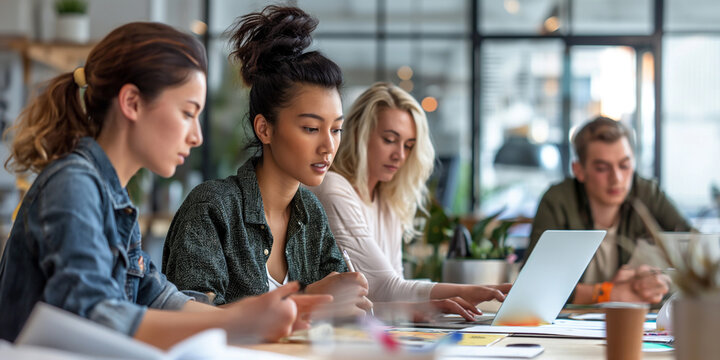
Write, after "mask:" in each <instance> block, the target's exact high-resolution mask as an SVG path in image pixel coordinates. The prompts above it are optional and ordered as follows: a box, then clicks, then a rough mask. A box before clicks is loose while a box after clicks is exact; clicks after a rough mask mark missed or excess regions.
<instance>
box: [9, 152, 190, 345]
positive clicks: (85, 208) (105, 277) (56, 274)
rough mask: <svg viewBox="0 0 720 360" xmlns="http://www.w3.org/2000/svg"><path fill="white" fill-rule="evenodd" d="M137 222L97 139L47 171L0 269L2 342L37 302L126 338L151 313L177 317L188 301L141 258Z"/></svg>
mask: <svg viewBox="0 0 720 360" xmlns="http://www.w3.org/2000/svg"><path fill="white" fill-rule="evenodd" d="M137 216H138V215H137V209H136V208H135V207H133V206H132V203H131V202H130V198H129V197H128V195H127V191H126V190H125V189H123V188H122V186H121V185H120V181H119V179H118V177H117V174H116V173H115V169H114V168H113V166H112V164H111V163H110V160H109V159H108V157H107V155H106V154H105V152H104V151H103V149H102V148H101V147H100V146H99V145H98V144H97V142H95V140H93V139H92V138H82V139H81V140H80V141H79V144H78V146H77V148H76V149H75V150H74V151H73V152H72V153H71V154H69V155H68V156H66V157H63V158H61V159H59V160H57V161H54V162H53V163H51V164H50V165H48V166H47V167H46V168H45V169H44V170H43V171H42V172H41V173H40V174H39V175H38V177H37V179H36V180H35V182H34V183H33V185H32V187H31V188H30V190H29V191H28V193H27V195H25V199H24V200H23V203H22V206H21V207H20V210H19V212H18V216H17V219H16V220H15V223H14V225H13V228H12V232H11V233H10V238H9V239H8V242H7V245H6V247H5V251H4V254H3V257H2V262H0V338H1V339H6V340H9V341H14V339H15V338H16V337H17V335H18V334H19V332H20V329H21V328H22V326H23V325H24V323H25V321H26V320H27V318H28V316H29V315H30V312H31V310H32V309H33V306H34V305H35V303H37V302H38V301H43V302H46V303H48V304H50V305H53V306H56V307H59V308H62V309H65V310H67V311H70V312H73V313H75V314H78V315H80V316H83V317H85V318H88V319H90V320H93V321H95V322H98V323H100V324H103V325H105V326H108V327H110V328H112V329H115V330H117V331H120V332H122V333H125V334H128V335H132V334H134V333H135V331H136V330H137V327H138V325H139V324H140V322H141V320H142V317H143V315H144V313H145V310H146V309H147V308H148V307H150V308H159V309H180V308H181V307H182V306H183V305H184V304H185V302H186V301H188V300H189V299H191V298H190V297H188V296H186V295H184V294H182V293H181V292H179V291H178V290H177V288H176V287H175V285H173V284H172V283H170V282H169V281H168V280H167V279H166V278H165V275H163V274H162V273H161V272H160V271H159V270H158V268H157V267H156V266H155V264H153V262H152V261H151V260H150V257H149V256H148V255H147V254H146V253H145V252H143V251H142V249H141V247H140V245H141V242H140V231H139V228H138V223H137Z"/></svg>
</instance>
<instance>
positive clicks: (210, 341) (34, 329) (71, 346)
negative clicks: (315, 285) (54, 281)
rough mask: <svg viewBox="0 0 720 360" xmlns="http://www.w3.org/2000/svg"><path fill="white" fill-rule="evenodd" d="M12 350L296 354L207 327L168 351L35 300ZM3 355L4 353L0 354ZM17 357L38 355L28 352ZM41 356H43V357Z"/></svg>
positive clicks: (113, 354) (126, 355)
mask: <svg viewBox="0 0 720 360" xmlns="http://www.w3.org/2000/svg"><path fill="white" fill-rule="evenodd" d="M14 348H15V349H14V351H16V352H21V353H23V352H24V353H28V354H29V353H30V352H31V350H33V351H34V350H36V349H46V350H56V351H57V350H59V351H57V354H58V356H51V357H47V358H48V359H58V360H59V359H64V358H63V357H61V356H62V354H67V353H71V354H75V355H76V356H75V358H81V357H79V356H77V355H84V356H87V357H90V358H94V359H108V360H109V359H133V360H204V359H208V360H210V359H272V360H290V359H298V358H296V357H291V356H286V355H281V354H275V353H269V352H263V351H257V350H248V349H243V348H237V347H229V346H227V334H226V333H225V330H222V329H210V330H206V331H203V332H201V333H198V334H196V335H194V336H191V337H189V338H187V339H185V340H183V341H182V342H180V343H178V344H176V345H175V346H173V347H172V348H171V349H170V350H168V351H167V352H164V351H162V350H160V349H158V348H156V347H153V346H150V345H148V344H146V343H143V342H141V341H138V340H135V339H133V338H131V337H129V336H127V335H125V334H122V333H119V332H117V331H114V330H112V329H109V328H107V327H105V326H102V325H100V324H97V323H94V322H92V321H90V320H87V319H85V318H83V317H80V316H77V315H75V314H73V313H70V312H67V311H65V310H61V309H58V308H56V307H53V306H50V305H47V304H45V303H41V302H39V303H37V305H35V308H34V309H33V312H32V313H31V314H30V318H29V319H28V321H27V322H26V323H25V326H24V327H23V329H22V331H21V332H20V335H19V336H18V338H17V340H16V341H15V346H14ZM3 358H4V357H3ZM15 358H19V359H37V358H38V357H36V356H33V355H28V356H26V357H24V356H20V357H15ZM42 358H44V357H42Z"/></svg>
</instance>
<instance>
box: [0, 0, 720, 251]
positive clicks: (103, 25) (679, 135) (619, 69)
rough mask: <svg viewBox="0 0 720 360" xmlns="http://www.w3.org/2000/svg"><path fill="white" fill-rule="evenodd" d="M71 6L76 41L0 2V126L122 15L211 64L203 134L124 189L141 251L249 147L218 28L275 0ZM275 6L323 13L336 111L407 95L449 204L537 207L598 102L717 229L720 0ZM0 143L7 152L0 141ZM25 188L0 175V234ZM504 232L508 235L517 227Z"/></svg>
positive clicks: (102, 0) (320, 0)
mask: <svg viewBox="0 0 720 360" xmlns="http://www.w3.org/2000/svg"><path fill="white" fill-rule="evenodd" d="M61 2H64V3H77V2H78V1H69V2H68V1H61ZM79 3H81V5H82V3H84V4H85V5H86V7H84V8H83V7H82V6H81V9H79V10H80V11H75V12H76V13H78V14H80V15H82V16H84V17H85V19H86V20H85V21H86V23H85V24H84V25H81V27H82V26H85V27H86V28H87V35H85V37H82V35H81V36H80V38H76V39H73V38H68V37H65V36H63V35H61V34H59V31H60V28H61V27H62V26H66V25H62V24H63V23H62V21H61V19H62V18H64V16H65V15H67V14H66V12H67V11H63V9H61V7H60V6H59V4H58V2H56V1H54V0H0V126H2V127H3V128H5V127H6V126H8V125H10V124H12V122H13V121H14V119H15V118H16V117H17V115H18V113H19V112H20V110H21V109H22V107H23V106H24V104H26V102H27V99H28V97H30V96H32V94H33V93H34V92H36V91H37V90H38V89H39V88H40V87H41V86H42V82H43V81H45V80H47V79H49V78H50V77H52V76H55V75H57V74H58V73H59V72H61V71H72V69H74V68H75V67H77V66H80V65H82V64H83V62H84V58H85V56H86V55H87V52H88V51H89V49H90V48H91V47H92V44H93V41H96V40H98V39H100V38H102V37H103V36H104V35H105V34H106V33H107V32H109V31H110V30H111V29H113V28H115V27H117V26H119V25H121V24H123V23H126V22H130V21H160V22H164V23H168V24H171V25H173V26H175V27H178V28H180V29H183V30H185V31H189V32H193V33H195V34H197V36H198V38H200V39H201V40H202V41H203V42H205V44H206V46H207V49H208V55H209V64H210V69H209V79H208V85H209V89H208V92H209V93H208V101H207V107H206V110H205V111H204V114H203V116H204V118H203V126H204V134H205V143H204V145H203V146H202V147H201V148H199V149H196V150H194V152H193V154H192V156H191V159H190V161H188V162H187V163H186V165H184V166H183V167H182V168H180V169H179V170H178V172H177V174H176V175H175V176H174V177H173V178H171V179H161V178H159V177H156V176H154V175H152V174H150V173H140V174H139V175H138V176H136V178H135V179H133V182H132V184H131V186H130V192H131V195H132V196H133V198H134V199H135V202H136V204H137V205H138V206H139V207H140V213H141V214H143V217H142V219H143V222H142V224H143V229H144V232H145V234H146V236H147V237H146V241H147V240H152V239H157V240H160V241H156V242H154V244H156V245H148V246H156V247H157V246H159V248H158V249H161V244H162V239H164V237H165V232H166V230H167V226H168V225H169V221H170V220H171V219H172V215H173V214H174V212H175V211H176V209H177V208H178V206H179V205H180V203H181V202H182V200H183V199H184V197H185V195H186V194H187V193H188V192H189V191H190V189H192V187H194V186H195V185H197V184H198V183H200V182H201V181H203V180H204V179H212V178H218V177H226V176H228V175H232V174H234V173H235V172H236V169H237V167H238V166H239V165H241V164H242V163H243V162H244V160H245V159H247V158H248V156H249V155H250V154H247V153H244V152H243V150H242V148H243V143H244V139H245V134H246V133H247V130H246V129H247V128H246V124H247V90H246V89H244V88H243V87H242V86H241V82H240V81H239V78H238V75H237V73H236V70H235V68H234V67H233V66H232V65H231V64H229V63H228V61H227V55H228V53H229V49H228V42H227V36H226V35H225V34H224V32H225V30H226V29H227V28H228V27H229V26H230V25H231V24H232V22H233V21H234V20H235V19H236V17H238V16H241V15H243V14H246V13H248V12H252V11H257V10H260V9H262V8H263V7H264V6H265V5H268V4H269V3H271V2H267V1H254V0H244V1H232V0H124V1H114V0H89V1H85V2H83V1H79ZM272 3H277V2H272ZM284 3H286V4H292V5H297V6H299V7H301V8H303V9H304V10H306V11H307V12H309V13H312V14H313V15H315V16H316V17H317V18H318V19H319V20H320V25H319V27H318V29H317V31H316V32H315V44H314V45H313V48H316V49H319V50H321V51H322V52H324V53H325V54H326V55H328V56H329V57H330V58H331V59H333V60H334V61H335V62H337V63H338V64H339V65H340V67H341V68H342V69H343V72H344V75H345V86H344V90H343V102H344V106H345V109H346V110H347V108H348V107H349V105H350V104H351V103H352V102H353V101H354V100H355V98H356V97H357V96H358V95H359V94H360V93H361V92H362V91H363V90H364V89H365V88H367V87H368V86H369V85H371V84H372V83H374V82H376V81H390V82H393V83H395V84H398V85H399V86H400V87H402V88H404V89H405V90H407V91H409V92H410V93H411V94H412V95H413V96H415V98H417V99H418V101H420V102H421V104H422V106H423V108H424V109H425V110H426V112H427V114H428V119H429V121H430V126H431V133H432V137H433V142H434V145H435V147H436V151H437V168H436V171H435V174H434V175H433V178H432V179H431V182H430V184H431V187H432V188H433V194H434V196H435V198H436V199H437V200H438V202H439V204H440V205H441V206H442V207H443V208H444V209H445V210H446V211H447V212H448V213H449V214H452V215H462V216H473V215H474V216H483V215H484V214H490V213H494V212H496V211H498V210H500V209H505V210H504V213H503V217H516V216H525V217H533V216H534V214H535V210H536V207H537V203H538V201H539V199H540V196H541V195H542V193H543V192H544V190H545V189H547V188H548V187H549V186H550V185H551V184H552V183H554V182H558V181H560V180H562V179H563V178H564V177H565V176H568V175H569V174H570V172H569V170H570V167H569V163H570V161H571V159H572V153H571V151H570V136H571V134H572V133H573V130H574V129H575V128H576V127H577V126H578V125H579V124H582V123H584V122H585V121H587V120H589V119H591V118H593V117H594V116H596V115H606V116H611V117H614V118H616V119H620V120H621V121H624V122H625V123H626V124H628V125H629V126H631V127H632V128H633V129H634V130H635V133H636V140H637V141H636V142H637V154H636V155H637V171H638V172H639V173H640V174H641V175H643V176H646V177H652V178H655V179H657V180H658V181H660V184H661V186H662V187H663V189H664V190H665V191H666V192H667V193H668V194H669V195H670V196H671V198H672V199H673V200H674V201H675V202H676V204H677V205H678V206H679V208H680V209H681V210H682V212H683V213H684V214H685V215H686V216H687V217H689V218H691V219H692V220H693V221H694V223H695V224H696V226H698V227H699V228H701V229H702V230H705V231H715V232H718V231H720V225H719V224H720V223H719V222H718V206H719V203H720V190H718V187H720V165H719V164H718V159H719V156H718V155H720V141H718V140H720V2H719V1H717V0H664V1H663V0H604V1H597V0H443V1H433V0H392V1H391V0H333V1H327V0H297V1H289V2H284ZM66 5H67V4H66ZM71 5H72V4H71ZM71 7H72V6H71ZM65 10H67V9H65ZM71 10H72V9H71ZM71 12H72V11H71ZM0 149H1V150H0V156H1V157H2V159H3V160H4V159H6V158H7V140H3V142H2V146H0ZM25 181H26V182H29V181H32V179H31V178H30V179H25ZM22 185H23V184H22V182H20V183H19V182H18V181H17V179H16V177H15V176H14V175H13V174H10V173H8V172H7V171H5V170H4V169H3V170H0V219H1V221H0V225H1V228H0V231H1V232H2V233H3V234H0V239H5V238H6V236H7V235H6V234H7V232H8V231H9V228H10V226H11V224H12V223H11V214H12V211H13V210H14V209H15V207H16V205H17V204H18V201H19V190H18V188H19V187H20V188H22ZM516 231H519V232H520V234H519V236H521V237H522V236H523V234H526V233H527V232H529V228H527V227H526V228H522V227H520V229H519V230H516ZM150 243H151V244H152V243H153V242H152V241H151V242H150ZM158 244H159V245H158ZM151 251H152V249H151ZM157 256H159V255H154V256H153V257H156V258H157Z"/></svg>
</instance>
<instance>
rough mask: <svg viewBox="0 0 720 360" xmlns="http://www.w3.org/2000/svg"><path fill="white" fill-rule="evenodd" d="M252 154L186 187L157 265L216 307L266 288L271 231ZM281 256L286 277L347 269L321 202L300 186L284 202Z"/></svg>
mask: <svg viewBox="0 0 720 360" xmlns="http://www.w3.org/2000/svg"><path fill="white" fill-rule="evenodd" d="M255 161H256V159H251V160H249V161H248V162H247V163H245V165H243V166H242V167H240V169H238V172H237V175H236V176H229V177H227V178H225V179H218V180H210V181H207V182H204V183H202V184H200V185H198V186H197V187H196V188H194V189H193V190H192V192H190V194H189V195H188V197H187V199H186V200H185V202H183V204H182V206H181V207H180V209H179V210H178V212H177V213H176V214H175V218H174V219H173V221H172V224H171V225H170V230H169V231H168V234H167V239H166V240H165V245H164V249H163V262H162V270H163V273H165V274H166V275H167V277H168V279H169V280H170V281H172V282H173V283H174V284H175V285H176V286H177V287H178V289H181V290H191V291H196V292H201V293H206V294H207V293H211V294H214V298H213V296H212V295H211V296H210V299H211V300H212V303H214V304H215V305H221V304H226V303H230V302H233V301H236V300H238V299H240V298H242V297H245V296H250V295H259V294H263V293H265V292H267V291H268V276H267V270H266V265H265V264H266V263H267V260H268V258H269V257H270V252H271V251H272V244H273V237H272V234H271V233H270V227H269V226H268V224H267V222H266V220H265V212H264V210H263V202H262V197H261V195H260V188H259V187H258V182H257V178H256V176H255ZM290 207H291V210H290V220H289V223H288V227H287V237H286V239H287V241H286V245H285V258H286V260H287V265H288V278H289V281H294V280H297V281H299V282H300V283H301V284H310V283H313V282H316V281H318V280H320V279H322V278H323V277H325V276H326V275H327V274H329V273H330V272H333V271H337V272H345V271H347V268H346V266H345V263H344V262H343V260H342V255H341V254H340V251H339V250H338V247H337V245H336V243H335V238H334V237H333V235H332V232H331V231H330V225H329V223H328V220H327V216H326V215H325V211H324V210H323V207H322V205H321V204H320V202H319V201H318V200H317V198H316V197H315V195H313V193H312V192H310V191H309V190H307V189H305V188H303V187H300V188H299V189H298V191H297V193H295V197H293V200H292V202H291V203H290Z"/></svg>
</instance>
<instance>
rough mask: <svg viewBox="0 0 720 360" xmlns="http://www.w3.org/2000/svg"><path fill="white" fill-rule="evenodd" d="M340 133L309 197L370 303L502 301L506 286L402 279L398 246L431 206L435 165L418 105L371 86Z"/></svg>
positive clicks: (393, 90) (390, 88)
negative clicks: (361, 277) (361, 278)
mask: <svg viewBox="0 0 720 360" xmlns="http://www.w3.org/2000/svg"><path fill="white" fill-rule="evenodd" d="M343 131H344V133H343V141H342V143H341V144H340V147H339V149H338V152H337V156H336V158H335V161H334V162H333V164H332V167H331V168H330V171H329V172H328V174H327V176H326V177H325V179H324V181H323V183H322V184H321V185H320V186H317V187H312V188H310V189H311V191H313V192H314V193H315V195H317V197H318V199H320V201H321V202H322V204H323V206H324V207H325V211H326V213H327V216H328V219H329V221H330V228H331V229H332V232H333V234H334V235H335V239H336V241H337V243H338V246H339V247H340V248H341V249H342V250H345V251H347V252H348V253H349V254H350V257H351V258H352V261H353V263H354V264H355V265H356V268H357V269H358V271H361V272H363V273H364V274H365V276H366V277H367V279H368V284H369V294H368V297H369V298H370V299H371V300H372V301H377V302H383V301H426V300H433V299H452V300H451V301H454V302H456V303H458V304H459V305H460V306H462V307H464V308H465V309H467V310H468V311H471V312H475V313H478V312H477V310H476V308H475V305H476V304H478V303H480V302H483V301H488V300H492V299H497V300H500V301H502V300H504V298H505V295H504V293H507V291H508V290H509V287H510V286H509V285H501V286H492V287H484V286H475V285H461V284H448V283H431V282H419V281H412V280H405V279H404V278H403V275H402V262H401V256H402V254H401V252H402V240H403V237H406V236H413V235H415V234H416V233H417V229H415V228H414V226H413V220H414V218H415V214H416V212H417V210H418V209H423V208H424V204H425V202H426V200H427V198H428V190H427V187H426V185H425V183H426V181H427V179H428V177H429V176H430V174H431V173H432V169H433V162H434V160H435V151H434V149H433V147H432V143H431V141H430V135H429V131H428V124H427V118H426V117H425V113H424V112H423V111H422V109H421V108H420V105H419V104H418V103H417V101H415V99H413V98H412V96H410V94H408V93H407V92H405V91H403V90H402V89H400V88H398V87H395V86H394V85H392V84H389V83H376V84H374V85H373V86H372V87H370V88H369V89H368V90H366V91H365V92H364V93H363V94H362V95H360V97H359V98H358V99H357V100H356V101H355V103H354V104H353V105H352V108H351V109H350V114H349V116H348V117H347V119H346V120H345V124H344V129H343ZM435 304H437V303H435ZM436 307H437V306H436Z"/></svg>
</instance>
